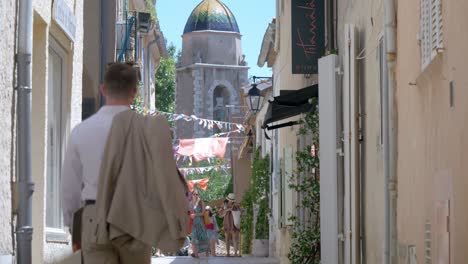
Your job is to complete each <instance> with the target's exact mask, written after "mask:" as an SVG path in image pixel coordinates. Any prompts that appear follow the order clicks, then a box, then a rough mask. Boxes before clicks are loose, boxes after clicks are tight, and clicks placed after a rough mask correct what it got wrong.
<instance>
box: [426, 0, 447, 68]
mask: <svg viewBox="0 0 468 264" xmlns="http://www.w3.org/2000/svg"><path fill="white" fill-rule="evenodd" d="M441 1H442V0H421V32H420V41H421V66H422V69H424V68H426V66H427V65H429V63H430V62H431V61H432V60H433V59H434V58H435V56H436V55H437V53H438V52H439V51H440V50H441V49H442V48H443V21H442V3H441Z"/></svg>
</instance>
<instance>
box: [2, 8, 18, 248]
mask: <svg viewBox="0 0 468 264" xmlns="http://www.w3.org/2000/svg"><path fill="white" fill-rule="evenodd" d="M16 2H17V1H13V0H5V1H0V17H2V18H3V19H4V21H3V25H2V27H0V35H1V36H2V40H1V41H0V50H1V51H2V52H0V61H2V63H1V64H0V105H2V107H1V108H0V127H1V128H2V133H1V136H0V153H2V155H1V156H0V256H4V255H6V256H9V255H12V254H13V244H12V225H11V224H12V217H11V209H12V201H11V184H10V182H11V180H12V177H14V175H15V159H14V158H13V157H15V154H14V151H15V137H16V135H15V133H16V131H15V128H14V126H15V119H16V113H15V100H16V98H15V93H14V92H13V87H14V85H15V84H14V78H13V77H14V67H15V66H14V65H15V63H14V54H15V14H16Z"/></svg>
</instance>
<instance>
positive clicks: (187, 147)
mask: <svg viewBox="0 0 468 264" xmlns="http://www.w3.org/2000/svg"><path fill="white" fill-rule="evenodd" d="M227 142H228V138H227V137H221V138H195V139H181V140H179V148H178V150H177V154H179V155H183V156H190V157H193V159H194V160H195V161H201V160H206V159H208V158H214V157H218V158H224V155H225V153H226V145H227Z"/></svg>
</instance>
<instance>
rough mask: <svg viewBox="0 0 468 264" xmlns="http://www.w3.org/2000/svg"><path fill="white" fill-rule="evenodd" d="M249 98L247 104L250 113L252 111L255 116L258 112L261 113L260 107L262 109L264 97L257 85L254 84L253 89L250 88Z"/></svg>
mask: <svg viewBox="0 0 468 264" xmlns="http://www.w3.org/2000/svg"><path fill="white" fill-rule="evenodd" d="M247 96H248V97H249V100H248V101H247V102H248V104H249V109H250V111H252V112H253V113H254V114H256V113H258V111H260V107H262V103H263V95H262V94H261V92H260V90H259V89H258V88H257V84H256V83H254V84H252V88H250V90H249V92H248V93H247Z"/></svg>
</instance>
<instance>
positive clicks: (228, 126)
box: [132, 105, 245, 132]
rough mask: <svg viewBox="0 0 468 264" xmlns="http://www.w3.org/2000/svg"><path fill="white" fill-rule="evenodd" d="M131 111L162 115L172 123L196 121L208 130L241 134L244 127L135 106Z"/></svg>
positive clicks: (237, 124)
mask: <svg viewBox="0 0 468 264" xmlns="http://www.w3.org/2000/svg"><path fill="white" fill-rule="evenodd" d="M132 109H134V110H136V111H137V112H139V113H142V114H144V115H151V116H153V115H162V116H164V117H166V118H167V120H168V121H174V122H175V121H179V120H185V121H187V122H190V121H196V122H198V124H199V125H201V126H203V127H204V128H209V129H213V128H214V127H215V126H216V127H217V128H218V129H228V130H233V129H234V128H236V130H239V131H241V132H243V131H245V127H244V125H242V124H239V123H232V122H224V121H217V120H211V119H206V118H200V117H197V116H195V115H185V114H174V113H168V112H163V111H159V110H154V111H149V110H148V109H146V108H142V107H139V106H135V105H134V106H132Z"/></svg>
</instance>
